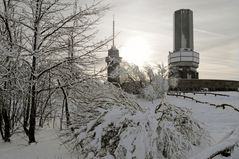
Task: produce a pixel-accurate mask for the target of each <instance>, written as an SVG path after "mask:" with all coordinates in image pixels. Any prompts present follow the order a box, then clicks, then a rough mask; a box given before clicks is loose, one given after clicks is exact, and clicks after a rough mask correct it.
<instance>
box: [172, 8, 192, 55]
mask: <svg viewBox="0 0 239 159" xmlns="http://www.w3.org/2000/svg"><path fill="white" fill-rule="evenodd" d="M182 50H187V51H193V50H194V44H193V12H192V11H191V10H190V9H180V10H177V11H175V12H174V51H182Z"/></svg>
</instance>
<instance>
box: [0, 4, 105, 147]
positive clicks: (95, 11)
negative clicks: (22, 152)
mask: <svg viewBox="0 0 239 159" xmlns="http://www.w3.org/2000/svg"><path fill="white" fill-rule="evenodd" d="M2 6H3V7H2ZM107 8H108V7H107V6H104V5H102V4H101V2H99V1H93V2H92V3H91V4H90V3H89V4H88V5H85V6H78V7H77V5H76V3H74V2H70V1H68V2H65V1H63V0H24V1H13V0H3V5H1V8H0V19H1V24H0V25H1V26H2V25H5V28H6V31H7V32H10V31H12V32H10V33H11V34H9V35H7V36H5V37H8V38H4V39H3V41H5V42H6V43H7V44H8V45H9V46H10V47H9V48H17V50H19V52H18V53H19V56H21V57H23V61H24V62H25V63H26V64H27V67H28V68H29V69H26V70H27V73H26V74H25V75H26V76H27V79H28V80H26V81H25V83H23V85H22V87H24V89H26V90H27V93H25V94H24V95H25V97H24V98H25V99H24V100H26V103H24V122H23V123H24V124H23V127H24V130H25V132H26V134H27V136H28V138H29V143H32V142H35V141H36V140H35V126H36V118H37V115H38V113H40V114H42V113H43V112H44V110H46V109H45V108H46V107H45V106H48V105H49V103H50V102H48V101H49V99H50V96H51V95H52V94H53V92H54V91H55V89H56V88H58V89H60V88H64V87H67V86H69V85H72V84H73V83H77V80H78V81H83V79H85V78H86V75H87V74H89V69H90V67H89V66H90V65H91V64H93V63H95V60H96V56H95V53H96V52H97V51H99V49H100V48H102V46H104V45H105V44H106V43H107V41H106V40H103V41H99V42H97V41H95V40H94V37H95V35H96V30H95V26H96V24H97V22H98V21H99V19H100V18H101V17H102V13H103V12H104V11H105V10H106V9H107ZM11 9H12V10H14V11H15V12H16V14H14V15H16V16H14V17H13V16H10V14H9V13H10V11H11ZM74 9H75V11H74V12H73V13H72V10H74ZM70 10H71V11H70ZM12 24H14V25H12ZM15 26H18V27H19V28H20V32H16V29H15V28H14V27H15ZM1 29H2V27H1ZM13 31H14V32H13ZM7 32H4V33H7ZM15 33H19V35H20V37H21V38H16V39H17V40H19V39H20V41H21V42H18V41H15V39H14V38H13V36H12V35H14V34H15ZM73 52H74V53H75V54H74V56H68V54H71V55H72V53H73ZM67 57H68V58H67ZM69 57H70V58H69ZM66 63H67V64H69V65H70V63H71V64H73V65H74V66H73V67H77V68H78V69H77V77H79V78H78V79H77V78H74V80H70V79H71V78H68V80H65V81H63V80H62V78H59V77H60V76H61V77H63V76H64V75H66V74H67V73H68V72H73V71H72V69H71V68H72V67H68V68H69V69H68V70H67V71H65V72H63V74H61V75H59V71H58V70H59V69H58V67H62V65H64V64H66ZM65 70H66V69H65ZM75 75H76V74H75ZM48 77H51V78H48ZM49 79H50V80H49ZM57 79H58V80H60V83H61V85H60V86H59V85H58V84H57V82H56V81H57ZM66 81H67V82H66ZM46 91H47V92H46ZM39 109H43V110H39Z"/></svg>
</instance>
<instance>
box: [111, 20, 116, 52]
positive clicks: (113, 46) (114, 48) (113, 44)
mask: <svg viewBox="0 0 239 159" xmlns="http://www.w3.org/2000/svg"><path fill="white" fill-rule="evenodd" d="M111 50H117V49H116V47H115V16H113V35H112V46H111Z"/></svg>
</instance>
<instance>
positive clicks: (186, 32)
mask: <svg viewBox="0 0 239 159" xmlns="http://www.w3.org/2000/svg"><path fill="white" fill-rule="evenodd" d="M168 64H169V76H173V77H176V78H182V79H198V72H197V68H198V65H199V53H197V52H195V51H194V45H193V12H192V11H191V10H189V9H180V10H177V11H175V12H174V50H173V52H169V56H168Z"/></svg>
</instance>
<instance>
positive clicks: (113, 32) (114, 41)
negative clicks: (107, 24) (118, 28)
mask: <svg viewBox="0 0 239 159" xmlns="http://www.w3.org/2000/svg"><path fill="white" fill-rule="evenodd" d="M114 46H115V16H113V47H114Z"/></svg>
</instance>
